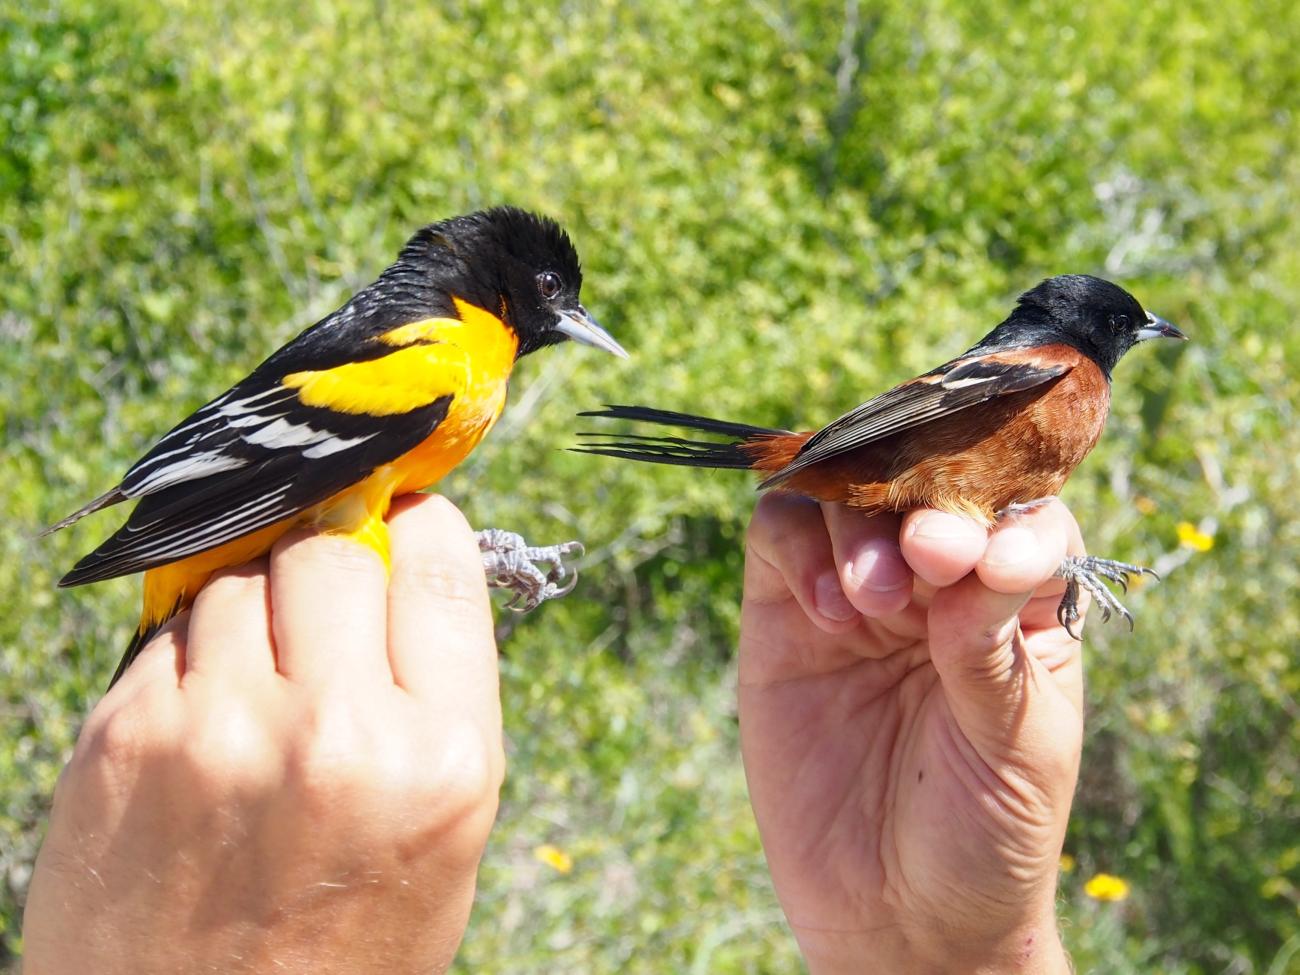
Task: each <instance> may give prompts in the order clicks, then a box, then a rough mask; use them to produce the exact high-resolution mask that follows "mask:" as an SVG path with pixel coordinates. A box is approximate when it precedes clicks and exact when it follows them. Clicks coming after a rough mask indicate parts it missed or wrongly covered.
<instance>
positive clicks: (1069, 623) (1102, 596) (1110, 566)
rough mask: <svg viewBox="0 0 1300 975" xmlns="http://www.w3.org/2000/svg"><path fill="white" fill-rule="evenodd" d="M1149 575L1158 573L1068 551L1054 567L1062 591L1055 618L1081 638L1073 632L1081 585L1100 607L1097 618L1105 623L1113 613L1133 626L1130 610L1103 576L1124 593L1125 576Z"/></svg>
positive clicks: (1126, 588) (1066, 629)
mask: <svg viewBox="0 0 1300 975" xmlns="http://www.w3.org/2000/svg"><path fill="white" fill-rule="evenodd" d="M1131 575H1149V576H1151V577H1152V578H1154V579H1159V578H1160V577H1159V576H1158V575H1156V573H1155V572H1153V571H1152V570H1151V569H1148V568H1145V567H1144V566H1140V565H1130V564H1129V563H1127V562H1116V561H1115V560H1114V559H1102V558H1098V557H1097V556H1095V555H1068V556H1066V557H1065V559H1064V561H1062V562H1061V566H1060V568H1058V569H1057V570H1056V576H1057V578H1059V579H1064V580H1065V594H1064V595H1063V596H1062V597H1061V604H1060V605H1059V606H1057V607H1056V618H1057V620H1058V621H1059V622H1060V624H1061V625H1062V626H1063V627H1065V632H1066V633H1068V634H1070V636H1072V637H1074V639H1076V640H1080V639H1082V637H1080V636H1079V635H1078V634H1077V633H1075V632H1074V624H1075V623H1077V622H1079V618H1080V615H1081V614H1080V613H1079V590H1080V589H1084V590H1086V591H1087V592H1088V594H1089V595H1090V596H1092V598H1093V599H1095V600H1096V601H1097V605H1098V606H1099V607H1101V621H1102V622H1103V623H1105V622H1106V621H1107V620H1109V619H1110V617H1111V614H1112V613H1114V614H1117V615H1119V616H1121V617H1123V618H1124V619H1125V620H1126V621H1127V622H1128V628H1129V629H1130V630H1132V629H1133V614H1132V613H1130V612H1129V611H1128V610H1127V609H1126V608H1125V607H1124V604H1123V603H1121V602H1120V601H1119V598H1118V597H1117V596H1116V595H1115V594H1114V593H1113V592H1111V591H1110V590H1109V589H1107V588H1106V585H1105V583H1103V582H1102V580H1103V579H1109V580H1110V581H1111V582H1113V583H1115V584H1116V585H1117V586H1119V587H1120V589H1121V590H1122V591H1123V592H1125V593H1127V592H1128V582H1129V578H1128V577H1129V576H1131Z"/></svg>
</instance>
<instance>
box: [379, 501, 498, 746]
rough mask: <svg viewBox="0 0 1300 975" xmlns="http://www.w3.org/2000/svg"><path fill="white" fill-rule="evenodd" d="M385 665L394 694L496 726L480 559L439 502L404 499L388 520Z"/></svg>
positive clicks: (493, 664)
mask: <svg viewBox="0 0 1300 975" xmlns="http://www.w3.org/2000/svg"><path fill="white" fill-rule="evenodd" d="M389 527H390V534H391V538H392V551H393V577H392V580H391V582H390V583H389V587H388V618H389V632H388V658H389V663H390V665H391V668H392V673H393V679H394V680H395V681H396V682H397V684H398V685H399V686H400V687H404V688H406V689H407V690H408V691H410V692H411V693H412V694H414V695H416V696H417V697H419V698H420V699H421V700H422V701H425V702H427V703H428V704H429V705H430V708H431V710H432V711H433V712H435V713H447V712H453V713H471V714H474V715H479V716H484V717H486V718H487V719H489V720H491V721H495V722H496V723H497V724H499V723H500V717H499V715H500V694H499V691H498V687H497V647H496V640H495V639H494V637H493V632H492V610H491V605H490V603H489V600H488V593H487V581H486V576H485V575H484V572H483V556H482V555H481V554H480V552H479V549H478V543H477V541H476V540H475V538H474V533H473V531H471V529H470V527H469V525H468V524H467V523H466V521H465V517H464V515H462V514H461V513H460V511H459V510H457V508H456V507H455V505H453V504H452V503H451V502H450V501H448V500H447V499H446V498H443V497H439V496H437V495H418V496H412V497H408V498H403V499H401V500H400V501H398V502H397V503H395V504H394V505H393V509H392V511H391V513H390V514H389Z"/></svg>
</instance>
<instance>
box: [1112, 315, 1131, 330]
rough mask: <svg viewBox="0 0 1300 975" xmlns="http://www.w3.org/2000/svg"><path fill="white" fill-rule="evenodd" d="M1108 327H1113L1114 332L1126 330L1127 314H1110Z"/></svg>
mask: <svg viewBox="0 0 1300 975" xmlns="http://www.w3.org/2000/svg"><path fill="white" fill-rule="evenodd" d="M1110 327H1111V328H1112V329H1114V330H1115V331H1116V332H1126V331H1128V316H1127V315H1111V316H1110Z"/></svg>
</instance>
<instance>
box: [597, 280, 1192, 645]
mask: <svg viewBox="0 0 1300 975" xmlns="http://www.w3.org/2000/svg"><path fill="white" fill-rule="evenodd" d="M1158 337H1164V338H1177V339H1181V338H1184V337H1185V336H1183V334H1182V333H1181V332H1179V331H1178V329H1176V328H1174V327H1173V326H1172V325H1170V324H1169V323H1168V322H1166V321H1164V320H1163V319H1161V318H1158V317H1156V316H1154V315H1151V314H1148V313H1147V312H1146V311H1144V310H1143V309H1142V306H1141V305H1140V304H1138V302H1137V300H1136V299H1134V298H1133V296H1132V295H1130V294H1129V293H1128V292H1126V291H1124V290H1123V289H1122V288H1120V287H1118V286H1116V285H1114V284H1111V283H1110V282H1108V281H1102V280H1100V279H1098V278H1093V277H1088V276H1086V275H1065V276H1062V277H1057V278H1049V279H1048V280H1047V281H1044V282H1042V283H1041V284H1040V285H1038V287H1036V288H1034V289H1033V290H1031V291H1029V292H1026V293H1025V294H1024V295H1022V296H1021V298H1020V301H1019V303H1018V305H1017V307H1016V308H1015V310H1014V311H1013V312H1012V313H1011V315H1010V316H1009V317H1008V318H1007V319H1006V321H1004V322H1003V323H1002V324H1001V325H999V326H998V327H997V328H995V329H994V330H993V331H992V332H990V333H989V334H988V335H986V336H985V337H984V338H983V339H982V340H981V341H980V342H979V343H978V344H977V345H975V346H974V347H973V348H971V349H970V350H969V351H967V352H966V353H964V354H963V355H961V356H958V357H957V358H956V359H952V360H951V361H949V362H946V363H944V364H943V365H941V366H939V367H938V368H937V369H934V370H932V371H931V372H928V373H926V374H925V375H923V376H918V377H917V378H915V379H911V380H908V381H907V382H904V383H901V384H900V385H898V386H895V387H894V388H893V389H890V390H888V391H886V392H884V393H882V394H880V395H879V396H876V397H874V398H873V399H870V400H868V401H867V402H866V403H863V404H862V405H861V406H859V407H857V408H856V409H854V410H852V411H850V412H849V413H846V414H845V415H844V416H842V417H840V418H839V419H837V420H835V421H834V422H832V423H830V424H829V425H827V426H826V427H824V428H823V429H821V430H818V431H816V432H815V433H792V432H790V431H786V430H772V429H768V428H765V427H755V426H750V425H748V424H740V423H728V422H726V421H721V420H713V419H708V418H706V417H699V416H693V415H691V414H684V413H670V412H667V411H663V410H654V409H650V408H647V407H636V406H614V407H609V408H607V409H605V410H602V411H598V412H595V413H588V414H584V415H586V416H599V417H607V418H614V419H625V420H635V421H641V422H649V423H655V424H662V425H666V426H677V427H684V428H686V429H691V430H696V431H702V432H705V433H711V434H717V435H721V436H722V437H725V438H728V439H727V440H724V441H721V442H719V441H716V440H689V439H683V438H681V437H654V436H644V435H639V434H583V435H582V436H584V438H585V439H584V442H583V444H582V446H581V447H579V448H578V449H579V450H582V451H584V452H586V453H595V454H604V455H607V456H613V457H621V458H626V459H630V460H640V461H649V462H652V463H659V464H677V465H681V466H687V467H720V468H749V469H751V470H754V471H757V472H759V473H761V474H764V475H766V477H765V479H764V480H763V482H762V484H761V485H760V486H761V487H763V488H771V489H773V490H779V491H787V492H791V493H796V494H801V495H804V496H807V497H810V498H815V499H817V500H820V501H834V502H839V503H843V504H847V505H850V506H852V507H854V508H859V509H861V510H863V511H865V512H867V513H868V514H880V513H883V512H903V511H909V510H912V509H915V508H937V509H939V510H942V511H950V512H954V513H957V514H962V515H966V516H969V517H972V518H974V519H976V520H978V521H981V522H983V523H984V524H986V525H990V526H991V525H992V524H993V523H994V522H995V521H996V520H997V519H998V517H999V516H1000V515H1001V513H1003V512H1005V511H1007V510H1008V509H1010V508H1013V507H1014V506H1016V505H1024V504H1028V503H1030V502H1034V501H1037V500H1039V499H1042V498H1046V497H1050V496H1052V495H1055V494H1057V493H1058V492H1059V491H1060V490H1061V488H1062V487H1063V486H1064V485H1065V482H1066V479H1067V478H1068V477H1069V476H1070V474H1071V473H1072V472H1073V471H1074V469H1075V468H1076V467H1077V466H1078V465H1079V463H1080V462H1081V461H1082V460H1083V458H1084V457H1086V456H1087V455H1088V452H1089V451H1091V450H1092V448H1093V447H1094V446H1096V444H1097V441H1098V439H1099V438H1100V437H1101V432H1102V428H1103V427H1104V426H1105V423H1106V416H1107V413H1108V412H1109V409H1110V374H1111V371H1112V370H1113V369H1114V367H1115V365H1116V363H1117V362H1118V361H1119V359H1120V357H1121V356H1122V355H1123V354H1124V353H1125V352H1126V351H1127V350H1128V349H1129V348H1131V347H1132V346H1133V345H1134V344H1136V343H1137V342H1140V341H1143V340H1145V339H1150V338H1158ZM1139 571H1144V570H1141V569H1139V568H1138V567H1137V566H1128V565H1124V564H1122V563H1117V562H1111V561H1109V560H1106V559H1089V558H1084V559H1067V560H1066V563H1064V564H1063V565H1062V568H1061V571H1060V573H1059V574H1060V575H1061V576H1062V578H1064V579H1066V582H1067V590H1066V596H1065V599H1064V600H1063V601H1062V604H1061V611H1060V616H1061V621H1062V623H1063V624H1064V625H1065V626H1066V627H1067V628H1069V627H1070V626H1071V624H1072V623H1073V622H1075V621H1076V620H1077V619H1078V610H1077V598H1078V594H1079V588H1080V587H1082V588H1084V589H1087V590H1088V591H1089V592H1090V593H1092V595H1093V596H1094V598H1097V599H1098V600H1099V601H1100V602H1101V604H1102V611H1103V617H1108V616H1109V615H1110V611H1111V610H1114V611H1116V612H1118V613H1120V614H1121V615H1124V616H1125V617H1128V613H1127V611H1126V610H1125V609H1124V608H1123V606H1121V605H1120V604H1119V602H1118V600H1116V599H1115V598H1114V596H1113V595H1112V594H1110V592H1109V591H1108V590H1106V588H1105V587H1104V586H1103V585H1102V584H1101V582H1100V578H1108V579H1111V580H1112V581H1115V582H1119V583H1121V584H1124V583H1125V581H1126V576H1127V574H1131V573H1135V572H1139ZM1099 577H1100V578H1099ZM1130 619H1131V618H1130Z"/></svg>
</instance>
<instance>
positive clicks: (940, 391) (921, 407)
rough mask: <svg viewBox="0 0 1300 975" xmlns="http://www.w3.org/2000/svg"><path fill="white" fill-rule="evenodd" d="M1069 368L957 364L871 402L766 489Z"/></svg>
mask: <svg viewBox="0 0 1300 975" xmlns="http://www.w3.org/2000/svg"><path fill="white" fill-rule="evenodd" d="M1070 368H1071V367H1070V366H1069V365H1067V364H1065V363H1055V364H1052V363H1039V362H1014V361H1013V362H1004V361H1001V360H1000V359H996V358H992V357H988V356H977V357H973V358H962V359H954V360H953V361H952V362H949V363H946V364H944V365H942V366H940V367H939V368H938V369H936V370H935V371H934V372H931V373H927V374H926V375H924V376H921V377H919V378H917V379H914V380H912V381H911V382H908V383H903V384H902V385H900V386H895V387H894V388H893V389H891V390H888V391H887V392H884V393H881V394H880V395H879V396H877V397H875V398H874V399H870V400H867V402H865V403H863V404H862V405H861V406H859V407H857V408H856V409H853V410H850V411H849V412H848V413H845V414H844V415H843V416H841V417H840V418H839V419H837V420H834V421H832V422H831V423H829V424H827V425H826V426H825V427H823V428H822V429H821V430H819V431H817V433H815V434H813V436H812V437H810V438H809V439H808V442H807V443H805V444H804V445H803V448H802V449H801V450H800V451H799V453H798V455H796V457H795V459H794V460H793V461H791V462H790V463H789V464H787V465H786V466H785V467H784V468H782V469H781V470H780V471H778V472H777V473H776V474H774V475H772V476H771V477H769V478H768V479H767V480H766V481H764V482H763V483H762V484H761V485H760V487H764V488H766V487H772V486H774V485H777V484H780V483H781V482H783V481H785V480H786V479H787V478H789V477H791V476H792V475H794V474H797V473H798V472H799V471H802V470H805V469H806V468H808V467H811V466H812V465H814V464H816V463H819V462H820V461H823V460H826V459H827V458H829V457H835V456H838V455H839V454H843V453H846V452H848V451H850V450H855V449H857V448H858V447H862V446H865V445H867V444H871V443H875V442H876V441H879V440H883V439H884V438H885V437H889V436H893V435H894V434H896V433H901V432H903V431H904V430H913V429H915V428H917V427H919V426H921V425H923V424H926V423H929V422H931V421H933V420H937V419H939V418H940V417H944V416H948V415H949V414H952V413H956V412H958V411H959V410H965V409H969V408H970V407H972V406H976V405H978V404H980V403H984V402H987V401H988V400H991V399H994V398H995V397H998V396H1005V395H1007V394H1008V393H1018V392H1021V391H1022V390H1026V389H1032V388H1033V387H1035V386H1039V385H1041V384H1043V383H1045V382H1048V381H1050V380H1052V379H1056V378H1057V377H1059V376H1063V375H1064V374H1065V373H1067V372H1068V371H1069V370H1070Z"/></svg>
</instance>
